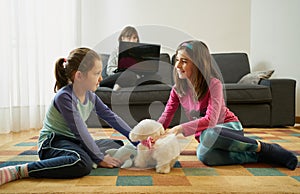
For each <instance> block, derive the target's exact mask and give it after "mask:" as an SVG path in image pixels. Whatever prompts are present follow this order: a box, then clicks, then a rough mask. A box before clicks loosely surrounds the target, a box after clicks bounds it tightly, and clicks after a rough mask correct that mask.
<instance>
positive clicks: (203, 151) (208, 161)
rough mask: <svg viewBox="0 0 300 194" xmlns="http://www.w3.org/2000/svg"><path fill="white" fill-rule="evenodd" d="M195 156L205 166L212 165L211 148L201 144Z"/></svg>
mask: <svg viewBox="0 0 300 194" xmlns="http://www.w3.org/2000/svg"><path fill="white" fill-rule="evenodd" d="M196 153H197V158H198V160H200V161H201V162H202V163H203V164H205V165H207V166H212V165H214V158H213V157H212V155H211V150H210V149H208V148H207V147H205V146H203V145H201V144H200V145H199V146H198V149H197V152H196Z"/></svg>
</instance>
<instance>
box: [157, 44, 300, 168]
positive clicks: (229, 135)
mask: <svg viewBox="0 0 300 194" xmlns="http://www.w3.org/2000/svg"><path fill="white" fill-rule="evenodd" d="M212 61H213V60H212V57H211V55H210V53H209V49H208V47H207V46H206V45H205V44H204V43H203V42H201V41H186V42H183V43H182V44H180V45H179V47H178V48H177V51H176V58H175V68H174V81H175V85H174V86H173V88H172V90H171V93H170V97H169V100H168V103H167V105H166V108H165V110H164V112H163V113H162V115H161V117H160V118H159V120H158V121H159V122H160V123H162V124H163V126H164V127H165V128H167V127H168V126H169V124H170V122H171V121H172V118H173V116H174V114H175V112H176V110H177V108H178V107H179V105H181V107H182V108H183V109H184V111H185V114H186V116H187V117H188V119H189V121H188V122H186V123H182V124H180V125H177V126H175V127H173V128H171V129H169V130H168V133H175V134H179V133H182V134H183V135H184V136H190V135H193V134H194V135H195V138H196V139H197V141H198V142H199V145H198V148H197V157H198V158H199V160H200V161H202V162H203V163H204V164H206V165H230V164H243V163H255V162H265V163H276V164H279V165H281V166H285V167H286V168H288V169H291V170H294V169H295V168H296V167H297V164H298V159H297V157H296V156H295V155H294V154H293V153H292V152H290V151H288V150H286V149H284V148H282V147H281V146H279V145H278V144H269V143H264V142H261V141H257V140H254V139H251V138H248V137H245V136H244V132H243V127H242V125H241V123H240V121H239V119H238V118H237V116H235V115H234V113H233V112H231V111H230V110H229V109H228V108H227V107H226V104H225V100H224V95H223V84H222V81H221V80H222V77H221V73H220V72H219V71H218V68H217V66H216V64H214V63H213V62H212Z"/></svg>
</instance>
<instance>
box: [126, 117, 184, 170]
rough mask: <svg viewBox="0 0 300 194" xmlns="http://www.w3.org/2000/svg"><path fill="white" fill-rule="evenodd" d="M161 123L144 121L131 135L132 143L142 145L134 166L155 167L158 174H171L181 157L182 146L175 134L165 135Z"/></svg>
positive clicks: (138, 150)
mask: <svg viewBox="0 0 300 194" xmlns="http://www.w3.org/2000/svg"><path fill="white" fill-rule="evenodd" d="M164 134H165V130H164V128H163V126H162V124H161V123H159V122H157V121H154V120H151V119H144V120H142V121H141V122H139V123H138V124H137V125H136V126H135V127H134V128H133V130H132V131H131V132H130V134H129V138H130V139H131V141H134V142H137V141H140V143H139V144H138V146H137V156H136V158H135V160H134V165H135V166H136V167H139V168H147V167H155V168H156V172H157V173H169V172H170V170H171V168H172V167H173V166H174V164H175V162H176V161H177V159H178V156H179V155H180V145H179V142H178V139H177V138H176V136H175V135H174V134H168V135H166V134H165V135H164Z"/></svg>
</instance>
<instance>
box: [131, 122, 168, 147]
mask: <svg viewBox="0 0 300 194" xmlns="http://www.w3.org/2000/svg"><path fill="white" fill-rule="evenodd" d="M164 133H165V130H164V127H163V126H162V124H161V123H159V122H157V121H155V120H152V119H144V120H142V121H141V122H139V123H138V124H137V125H136V126H135V127H134V128H133V129H132V131H130V133H129V139H130V140H131V141H133V142H135V141H143V140H146V139H147V138H148V137H152V138H156V137H158V136H160V135H162V134H164Z"/></svg>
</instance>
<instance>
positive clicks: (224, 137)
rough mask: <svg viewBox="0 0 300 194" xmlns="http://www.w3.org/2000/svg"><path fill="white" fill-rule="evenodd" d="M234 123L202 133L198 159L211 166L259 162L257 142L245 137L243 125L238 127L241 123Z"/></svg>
mask: <svg viewBox="0 0 300 194" xmlns="http://www.w3.org/2000/svg"><path fill="white" fill-rule="evenodd" d="M232 123H233V125H231V124H232ZM232 123H228V125H226V124H224V125H220V126H217V127H215V128H209V129H206V130H205V131H203V132H202V134H201V136H200V144H199V145H198V148H197V157H198V159H199V160H200V161H202V162H203V163H204V164H206V165H209V166H215V165H232V164H244V163H256V162H257V161H258V154H257V153H256V150H257V147H258V146H257V142H256V140H254V139H251V138H248V137H245V136H244V132H243V130H242V128H241V125H236V124H239V123H236V122H232ZM236 127H237V128H236Z"/></svg>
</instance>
